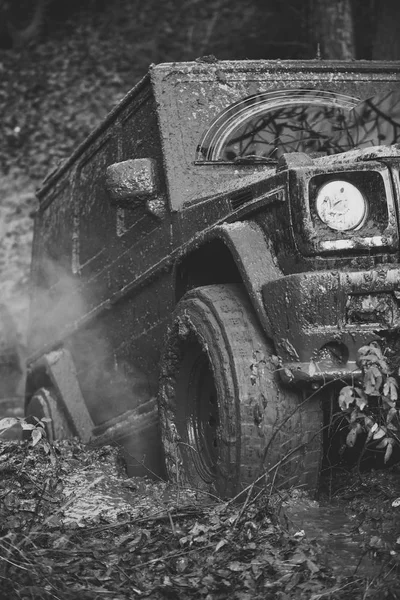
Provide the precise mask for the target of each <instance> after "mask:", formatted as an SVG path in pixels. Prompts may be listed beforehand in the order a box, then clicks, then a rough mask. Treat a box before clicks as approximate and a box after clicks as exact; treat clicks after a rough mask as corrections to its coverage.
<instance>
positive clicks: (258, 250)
mask: <svg viewBox="0 0 400 600" xmlns="http://www.w3.org/2000/svg"><path fill="white" fill-rule="evenodd" d="M210 260H211V262H210ZM281 276H282V272H281V271H280V269H279V267H278V266H277V262H276V260H275V257H274V254H273V251H272V248H271V246H270V244H269V243H268V240H267V239H266V237H265V235H264V233H263V230H262V229H261V227H260V226H259V225H258V224H257V223H255V222H253V221H239V222H235V223H223V224H222V225H218V226H216V227H214V228H213V229H212V230H211V231H209V232H207V233H206V234H204V235H202V237H201V239H200V240H199V239H197V240H196V241H195V242H194V243H193V244H191V245H190V246H189V247H188V248H187V250H186V252H185V253H184V255H183V256H181V258H180V260H179V261H178V263H177V264H176V265H175V298H176V302H178V301H179V300H180V299H181V298H182V297H183V296H184V294H185V293H186V292H188V291H189V290H191V289H193V288H196V287H201V286H205V285H213V284H223V283H240V284H242V285H243V287H244V288H245V290H246V292H247V294H248V296H249V298H250V301H251V304H252V305H253V308H254V310H255V312H256V314H257V317H258V319H259V320H260V322H261V325H262V327H263V329H264V331H265V333H266V334H267V335H268V336H269V337H272V331H273V328H272V327H271V321H270V318H269V316H268V313H267V311H266V310H265V308H264V303H263V298H262V293H261V289H262V286H263V284H264V283H267V282H269V281H272V280H274V279H278V278H279V277H281Z"/></svg>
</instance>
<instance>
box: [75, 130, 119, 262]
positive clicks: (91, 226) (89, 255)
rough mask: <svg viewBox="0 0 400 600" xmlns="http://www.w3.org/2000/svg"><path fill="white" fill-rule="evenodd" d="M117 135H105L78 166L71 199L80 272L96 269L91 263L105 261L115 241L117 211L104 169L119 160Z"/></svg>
mask: <svg viewBox="0 0 400 600" xmlns="http://www.w3.org/2000/svg"><path fill="white" fill-rule="evenodd" d="M117 143H118V140H117V135H112V134H111V133H110V135H108V136H107V137H106V138H105V139H103V140H102V142H101V143H100V145H99V146H98V147H97V148H95V149H94V150H93V151H92V152H91V153H90V154H89V156H87V157H85V159H84V161H83V162H82V163H81V164H80V165H79V167H78V170H77V174H76V183H75V189H74V195H75V196H76V199H77V201H78V203H79V206H78V213H79V217H78V218H79V226H78V229H79V233H78V235H79V270H80V271H81V272H84V273H87V272H91V271H92V270H93V269H96V267H97V269H98V268H99V267H98V266H97V265H96V266H94V265H90V263H91V262H92V261H93V260H94V259H98V260H99V259H100V257H101V262H102V263H103V264H104V262H107V261H108V258H107V257H108V256H109V252H108V250H109V247H110V245H111V244H112V242H113V239H114V238H115V230H116V209H115V207H114V206H112V205H111V203H110V201H109V198H108V194H107V190H106V188H105V185H104V180H105V173H106V168H107V167H108V166H109V165H111V164H112V163H113V162H116V160H117V158H118V150H117Z"/></svg>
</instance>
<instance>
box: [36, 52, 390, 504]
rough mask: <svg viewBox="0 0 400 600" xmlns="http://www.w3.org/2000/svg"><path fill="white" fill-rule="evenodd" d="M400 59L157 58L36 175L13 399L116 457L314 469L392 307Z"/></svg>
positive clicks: (225, 472) (146, 464) (215, 479)
mask: <svg viewBox="0 0 400 600" xmlns="http://www.w3.org/2000/svg"><path fill="white" fill-rule="evenodd" d="M399 92H400V65H398V64H397V63H390V64H383V63H369V62H349V63H346V62H337V63H332V62H326V61H308V62H286V61H254V62H250V61H242V62H231V61H227V62H225V61H224V62H219V61H216V60H214V59H213V58H205V59H199V60H198V61H196V62H192V63H174V64H162V65H158V66H153V67H151V68H150V71H149V73H148V75H147V76H146V77H145V78H144V79H143V80H142V81H141V82H140V83H139V84H138V85H137V86H136V87H135V88H134V89H133V90H132V91H131V92H130V93H129V94H128V95H127V96H126V97H125V98H124V99H123V100H122V102H121V103H120V104H119V105H118V106H117V107H116V108H115V110H113V111H112V113H111V114H110V115H109V116H108V117H107V118H106V120H105V121H104V122H103V123H102V124H101V125H100V126H99V127H98V128H97V130H96V131H94V132H93V133H92V134H91V135H90V136H89V137H88V139H87V140H86V141H85V142H84V143H83V144H82V145H81V146H80V147H78V148H77V149H76V151H75V152H74V154H73V155H72V156H71V157H70V158H69V159H68V160H67V161H66V162H65V163H64V164H63V165H62V166H60V168H58V169H57V170H56V171H55V172H53V173H52V174H51V175H50V176H49V177H48V178H47V180H45V182H44V184H43V186H42V188H41V189H40V190H39V192H38V197H39V201H40V208H39V209H38V211H37V216H36V221H35V235H34V245H33V260H32V306H31V323H30V331H29V347H30V358H29V373H28V379H27V397H26V411H27V414H30V415H36V416H37V417H42V416H43V415H46V416H49V417H50V418H51V419H52V422H51V423H50V424H49V435H50V437H52V438H57V437H62V436H70V435H78V436H80V437H81V438H82V439H83V440H85V441H92V442H93V443H106V442H113V443H118V444H120V445H121V446H122V447H123V449H124V452H125V457H126V460H127V462H128V471H129V473H130V474H135V473H136V474H143V473H144V472H145V473H146V472H147V473H150V472H152V473H154V474H156V475H161V476H165V475H166V474H167V475H168V476H169V477H172V478H175V479H179V480H180V481H182V480H187V481H189V482H190V484H191V485H192V486H197V487H200V488H204V489H205V490H211V491H212V492H214V493H215V492H216V493H218V494H220V495H222V496H229V495H234V494H236V493H238V492H239V491H240V490H241V489H242V488H243V487H244V486H246V485H248V484H249V483H251V482H252V481H253V480H254V479H255V478H256V477H258V476H259V475H261V474H262V473H267V475H268V477H269V479H270V481H271V482H275V483H276V484H278V483H279V484H280V485H283V484H286V485H290V484H297V485H305V486H307V487H308V488H310V489H315V487H316V485H317V481H318V474H319V469H320V464H321V456H322V452H323V444H322V430H323V413H324V410H323V409H324V403H326V402H328V401H329V397H330V394H329V387H330V384H329V382H332V381H340V382H342V384H344V383H345V382H346V381H352V380H353V379H354V378H356V377H357V376H359V375H360V371H359V369H358V367H357V364H356V354H357V349H358V348H359V347H360V346H361V345H364V344H368V343H369V342H371V341H373V340H376V339H379V337H382V336H385V335H386V334H387V333H388V332H391V331H395V329H396V328H397V327H398V326H399V324H400V313H399V298H400V265H399V233H398V232H399V214H398V209H399V202H400V179H399V168H400V147H399V146H398V145H397V143H398V142H399V141H400V140H399V135H400V96H399Z"/></svg>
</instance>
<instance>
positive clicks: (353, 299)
mask: <svg viewBox="0 0 400 600" xmlns="http://www.w3.org/2000/svg"><path fill="white" fill-rule="evenodd" d="M262 292H263V299H264V305H265V309H266V312H267V314H268V316H269V319H270V322H271V323H272V332H271V333H272V337H273V339H274V342H275V347H276V350H277V352H278V354H279V356H280V357H281V358H282V369H280V373H281V377H282V378H283V380H284V381H285V382H286V383H298V382H302V381H303V382H322V383H323V382H325V381H329V380H333V379H342V380H345V381H349V380H351V379H353V378H357V377H358V376H359V375H360V374H361V372H360V370H359V369H358V367H357V363H356V361H357V351H358V349H359V348H360V347H361V346H363V345H365V344H369V343H370V342H371V341H374V340H378V339H380V337H379V336H380V334H382V333H384V332H387V331H389V330H393V329H395V328H400V268H393V267H387V266H382V267H379V268H377V269H374V270H370V271H344V272H340V271H315V272H308V273H295V274H293V275H288V276H286V277H281V278H279V279H277V280H275V281H271V282H269V283H267V284H265V285H264V286H263V290H262Z"/></svg>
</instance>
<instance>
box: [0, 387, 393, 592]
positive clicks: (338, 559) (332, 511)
mask: <svg viewBox="0 0 400 600" xmlns="http://www.w3.org/2000/svg"><path fill="white" fill-rule="evenodd" d="M4 416H23V409H22V399H21V398H17V397H16V398H10V399H6V400H4V399H3V400H1V401H0V417H4ZM20 438H21V430H20V428H19V427H18V426H16V427H14V428H13V429H11V430H9V431H8V432H6V435H3V436H2V437H1V440H2V441H5V440H12V439H15V440H18V439H20ZM172 493H173V494H174V493H175V492H172ZM63 497H64V503H63V519H62V522H63V526H67V527H68V526H71V525H72V526H73V525H74V524H75V526H77V527H82V526H84V525H87V524H88V523H89V524H90V523H92V524H96V523H99V522H101V521H102V519H103V518H104V517H105V516H106V518H107V520H108V521H110V520H111V521H112V522H117V521H118V520H119V519H120V516H121V514H123V515H124V518H129V519H132V520H135V519H137V518H140V517H142V516H143V515H144V514H146V512H147V509H148V507H149V506H151V507H152V510H153V511H154V505H156V506H157V507H159V509H160V511H161V512H162V511H164V512H165V511H168V505H169V504H170V503H171V502H175V500H176V498H175V496H174V497H173V498H172V497H170V492H169V491H168V487H165V484H163V483H153V482H150V481H147V480H143V481H141V480H139V479H134V480H129V479H126V478H124V477H122V478H121V474H119V473H117V472H116V471H115V468H114V466H110V465H109V464H107V463H105V464H98V463H96V465H92V464H91V463H90V461H89V462H84V463H83V464H82V463H79V462H77V463H76V467H75V468H74V469H70V470H69V471H68V473H66V474H65V476H64V478H63ZM183 500H184V501H185V503H186V504H188V503H189V504H190V502H191V501H192V500H193V498H192V497H191V496H190V494H189V495H187V494H186V496H185V497H184V498H183V497H182V498H181V500H180V501H181V502H182V501H183ZM196 502H197V504H198V499H197V500H196ZM279 516H280V522H281V524H282V525H283V527H284V529H285V530H286V531H287V532H288V534H289V535H290V536H292V537H293V538H294V539H298V540H304V541H305V542H306V543H309V544H310V545H311V546H315V549H316V553H317V555H318V559H319V560H320V561H321V562H322V564H325V565H326V567H327V568H328V569H329V570H332V571H333V573H334V574H335V576H337V577H338V578H343V577H345V578H346V577H352V578H362V579H365V580H368V581H374V580H379V579H382V578H383V579H385V581H386V584H387V585H389V584H390V586H391V589H392V588H394V589H398V590H399V598H400V579H399V572H400V569H399V567H400V466H393V467H391V468H389V469H386V470H377V471H370V472H366V473H363V474H360V473H358V472H357V471H356V470H354V471H353V472H346V471H345V470H343V472H342V473H341V474H339V473H336V474H333V475H332V474H331V475H330V477H329V478H328V477H325V478H323V480H322V485H321V493H320V496H319V499H318V501H316V500H311V499H310V498H309V497H308V496H307V495H306V494H305V493H303V492H300V491H297V492H296V491H294V492H292V493H291V494H290V496H288V497H287V498H286V499H283V501H282V502H281V504H280V506H279ZM386 584H385V585H386ZM366 597H368V596H366ZM388 597H390V598H391V597H392V598H395V597H396V596H393V595H392V596H388Z"/></svg>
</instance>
